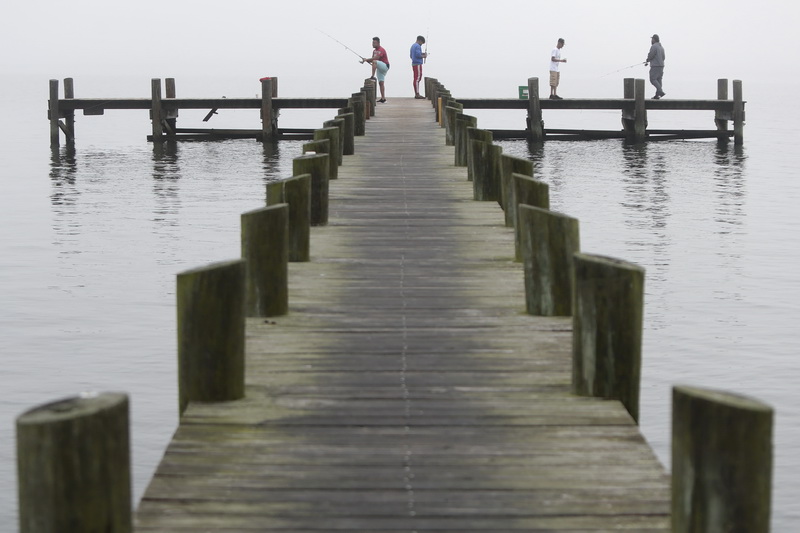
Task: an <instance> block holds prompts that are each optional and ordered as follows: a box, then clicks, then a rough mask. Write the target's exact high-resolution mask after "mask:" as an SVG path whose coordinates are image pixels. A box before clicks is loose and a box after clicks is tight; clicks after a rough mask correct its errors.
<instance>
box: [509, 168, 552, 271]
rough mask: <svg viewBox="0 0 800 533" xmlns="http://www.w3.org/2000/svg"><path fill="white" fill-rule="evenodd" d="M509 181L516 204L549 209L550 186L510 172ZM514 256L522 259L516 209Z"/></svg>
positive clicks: (519, 259)
mask: <svg viewBox="0 0 800 533" xmlns="http://www.w3.org/2000/svg"><path fill="white" fill-rule="evenodd" d="M511 183H512V184H513V185H514V199H515V201H516V202H517V205H518V206H519V205H520V204H524V205H530V206H533V207H538V208H541V209H550V186H549V185H548V184H547V183H545V182H543V181H539V180H537V179H533V178H532V177H530V176H526V175H524V174H517V173H512V174H511ZM514 258H515V259H516V260H517V261H522V239H521V231H520V222H519V210H517V222H516V224H514Z"/></svg>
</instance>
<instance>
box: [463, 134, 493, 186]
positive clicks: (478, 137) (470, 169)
mask: <svg viewBox="0 0 800 533" xmlns="http://www.w3.org/2000/svg"><path fill="white" fill-rule="evenodd" d="M473 141H483V142H488V143H491V142H492V141H493V135H492V132H491V131H489V130H482V129H480V128H473V127H471V126H470V127H467V181H473V180H474V179H475V178H474V174H475V159H474V157H473V155H474V154H473V150H474V149H475V145H474V144H473Z"/></svg>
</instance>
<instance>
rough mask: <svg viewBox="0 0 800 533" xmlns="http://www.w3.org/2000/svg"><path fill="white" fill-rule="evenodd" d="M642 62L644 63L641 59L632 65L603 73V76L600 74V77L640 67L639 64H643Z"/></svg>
mask: <svg viewBox="0 0 800 533" xmlns="http://www.w3.org/2000/svg"><path fill="white" fill-rule="evenodd" d="M641 64H642V62H641V61H639V62H638V63H634V64H633V65H630V66H627V67H622V68H621V69H619V70H615V71H614V72H609V73H608V74H603V75H602V76H600V77H601V78H604V77H606V76H610V75H611V74H616V73H617V72H622V71H623V70H628V69H629V68H633V67H638V66H639V65H641Z"/></svg>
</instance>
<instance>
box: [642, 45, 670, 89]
mask: <svg viewBox="0 0 800 533" xmlns="http://www.w3.org/2000/svg"><path fill="white" fill-rule="evenodd" d="M665 57H666V56H665V54H664V47H663V46H661V39H660V38H659V37H658V34H653V36H652V37H650V51H649V52H647V59H645V61H644V66H647V64H648V63H649V64H650V83H651V84H652V85H653V87H655V88H656V95H655V96H654V97H653V100H658V99H660V98H661V97H662V96H665V95H666V93H665V92H664V89H663V87H662V86H661V80H662V78H663V77H664V58H665Z"/></svg>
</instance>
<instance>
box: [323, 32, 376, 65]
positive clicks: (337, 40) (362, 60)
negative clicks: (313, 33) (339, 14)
mask: <svg viewBox="0 0 800 533" xmlns="http://www.w3.org/2000/svg"><path fill="white" fill-rule="evenodd" d="M317 31H318V32H320V33H321V34H323V35H325V36H326V37H328V38H330V39H333V40H334V41H336V42H337V43H339V44H341V45H342V46H344V48H345V50H350V51H351V52H353V53H354V54H355V55H356V56H358V58H359V59H360V60H361V62H362V63H363V62H364V61H365V59H366V58H365V57H364V56H362V55H361V54H359V53H358V52H356V51H355V50H353V49H352V48H350V47H349V46H347V45H346V44H344V43H343V42H342V41H340V40H339V39H337V38H336V37H334V36H333V35H330V34H327V33H325V32H324V31H322V30H321V29H319V28H317Z"/></svg>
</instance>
